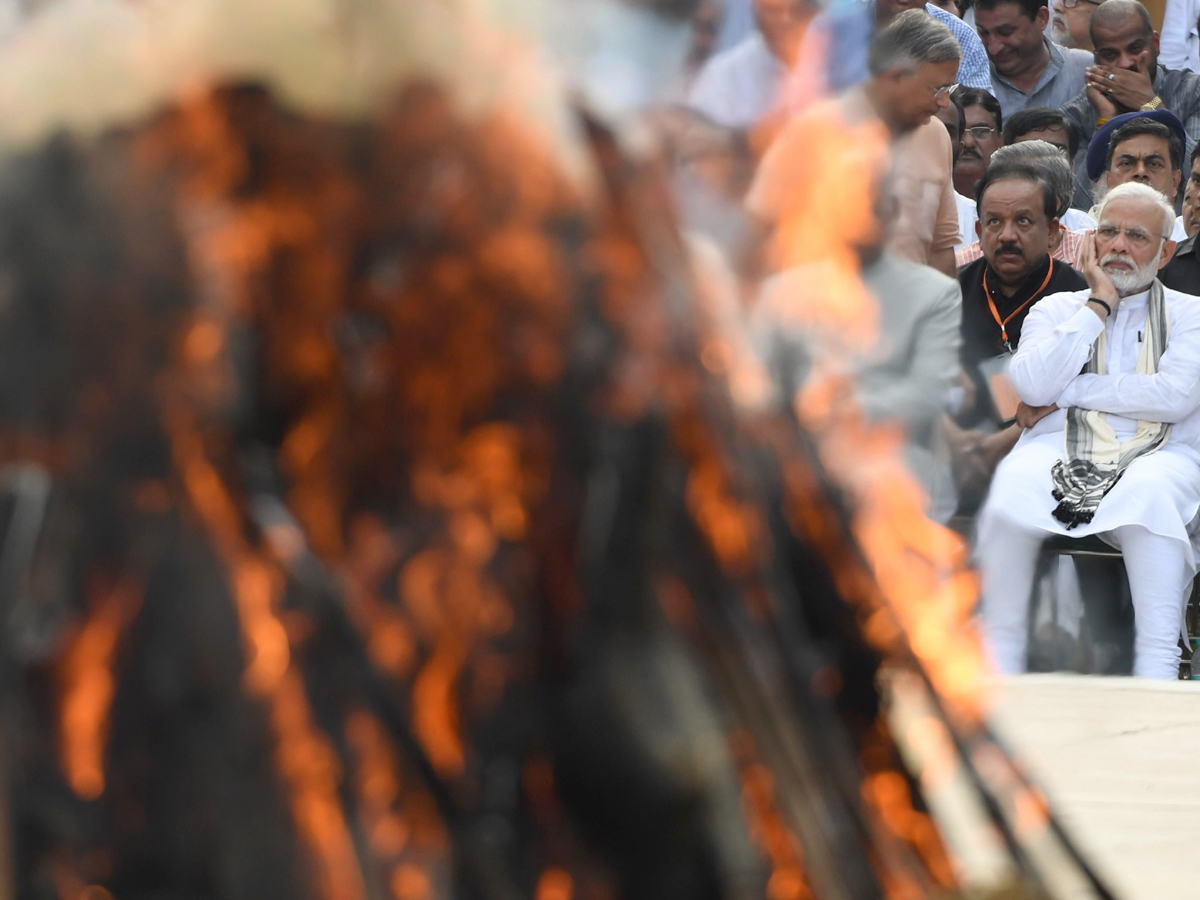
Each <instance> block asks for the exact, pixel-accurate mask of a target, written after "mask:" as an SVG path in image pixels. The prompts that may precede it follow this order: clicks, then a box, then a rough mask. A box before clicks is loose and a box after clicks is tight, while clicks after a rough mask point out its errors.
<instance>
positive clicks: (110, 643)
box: [58, 582, 141, 800]
mask: <svg viewBox="0 0 1200 900" xmlns="http://www.w3.org/2000/svg"><path fill="white" fill-rule="evenodd" d="M93 600H94V610H93V612H92V614H91V616H90V617H89V618H88V619H87V621H86V622H84V624H83V625H82V627H81V628H80V629H79V631H78V632H77V633H76V634H75V635H74V637H73V638H72V639H71V640H70V641H69V643H68V644H67V646H66V648H65V649H64V651H63V654H62V657H61V659H60V661H59V665H58V676H59V680H60V683H61V685H62V702H61V705H60V707H59V715H60V723H59V728H60V731H61V734H62V741H61V744H60V752H61V754H62V765H63V770H64V771H65V772H66V775H67V782H68V783H69V784H70V785H71V788H72V790H74V791H75V793H76V794H78V795H79V796H80V797H81V798H83V799H84V800H95V799H97V798H98V797H100V796H101V795H102V794H103V793H104V747H105V742H106V741H107V737H108V729H109V719H108V713H109V710H110V708H111V707H112V702H113V695H114V694H115V692H116V680H115V678H114V676H113V665H114V662H115V659H116V652H117V646H118V642H119V640H120V637H121V634H122V632H123V631H124V629H125V627H126V625H127V624H128V623H129V622H130V621H132V619H133V618H134V616H135V615H136V614H137V610H138V608H139V606H140V605H141V594H140V589H138V588H135V587H134V586H132V585H130V584H128V583H124V582H118V583H116V584H114V585H112V586H111V587H108V588H107V589H105V588H103V587H100V586H99V585H97V586H96V587H95V588H94V590H93Z"/></svg>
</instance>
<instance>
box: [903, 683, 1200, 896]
mask: <svg viewBox="0 0 1200 900" xmlns="http://www.w3.org/2000/svg"><path fill="white" fill-rule="evenodd" d="M891 689H892V692H893V697H894V700H895V703H894V704H893V707H892V716H891V718H892V722H893V726H894V727H895V729H896V733H897V735H898V736H899V737H900V738H901V740H902V744H903V745H905V746H906V755H910V756H912V757H913V758H914V759H915V758H917V757H922V756H924V758H926V759H936V758H937V757H941V758H943V759H945V758H946V757H945V752H946V750H945V748H943V749H942V750H940V751H937V752H932V753H931V752H930V751H929V746H930V745H929V744H928V742H927V741H925V742H923V741H920V740H917V741H915V742H914V741H913V740H906V739H905V735H910V736H917V737H919V736H920V734H921V733H922V729H920V728H919V727H915V726H918V725H919V724H920V723H921V721H922V720H924V717H925V715H926V714H927V712H928V709H927V707H926V706H925V705H924V703H923V699H922V698H923V696H924V695H923V692H922V690H921V689H920V688H919V687H917V685H916V682H915V681H914V680H912V679H911V678H909V677H908V676H903V675H901V676H896V677H894V678H893V679H891ZM990 708H991V710H992V713H991V719H992V722H993V724H994V727H995V729H996V731H997V732H998V733H999V734H1000V736H1001V737H1002V739H1003V740H1005V741H1006V742H1007V743H1008V744H1009V745H1010V746H1011V747H1012V749H1013V750H1014V752H1015V753H1016V755H1017V756H1018V757H1019V758H1020V759H1021V761H1022V762H1023V763H1024V765H1025V768H1026V769H1027V770H1028V771H1029V772H1030V774H1031V775H1032V776H1033V777H1034V779H1035V780H1036V781H1037V782H1038V783H1039V785H1040V786H1041V787H1042V788H1043V789H1044V790H1045V792H1046V795H1047V797H1048V798H1049V800H1050V803H1051V805H1052V807H1053V808H1054V809H1055V810H1056V812H1057V813H1058V815H1059V817H1060V818H1061V819H1062V820H1063V822H1064V823H1065V824H1066V826H1067V828H1068V830H1069V831H1070V832H1071V834H1072V835H1073V836H1074V837H1075V839H1076V842H1077V843H1078V844H1079V845H1080V846H1081V848H1082V849H1083V851H1084V852H1085V855H1086V856H1087V857H1088V859H1089V861H1090V862H1091V863H1092V865H1093V866H1094V868H1095V869H1096V870H1097V871H1098V872H1099V873H1100V874H1101V875H1102V876H1103V877H1104V879H1105V880H1106V881H1107V882H1108V883H1109V884H1110V886H1111V887H1112V888H1113V889H1114V890H1115V891H1116V892H1117V895H1118V896H1119V897H1120V898H1122V900H1192V898H1195V897H1196V895H1197V890H1198V887H1200V682H1150V681H1143V680H1140V679H1132V678H1100V677H1095V676H1079V675H1025V676H1021V677H1018V678H1010V679H1003V680H997V681H996V682H995V684H994V693H993V696H992V697H991V699H990ZM921 744H924V746H925V748H926V750H925V752H924V753H923V752H921V750H920V747H919V746H918V745H921ZM939 772H940V774H937V773H939ZM931 773H932V774H931ZM927 774H929V776H930V777H928V778H926V779H923V780H925V781H926V785H925V787H926V796H927V798H928V800H929V803H930V806H931V808H932V810H933V812H934V815H935V816H936V818H937V819H938V821H939V823H940V824H941V826H942V830H943V833H944V834H945V837H946V840H947V843H948V846H949V849H950V850H951V853H952V855H953V856H954V858H955V861H956V863H957V866H958V868H959V871H960V873H961V875H962V878H963V880H964V882H965V883H966V884H967V885H969V886H975V887H980V888H984V887H995V886H997V885H998V884H1002V883H1004V882H1006V881H1008V880H1010V879H1011V878H1012V875H1013V873H1012V871H1011V870H1010V869H1009V867H1008V864H1007V863H1006V862H1005V859H1006V857H1005V854H1004V853H1002V852H1001V844H1000V841H999V838H998V836H997V835H996V834H995V832H994V831H993V830H992V829H991V828H990V827H989V826H988V825H987V823H986V819H985V817H984V815H983V813H982V808H981V807H980V805H979V804H978V802H977V801H976V800H975V796H974V794H973V792H972V790H971V789H970V787H969V783H968V781H967V779H966V776H965V774H964V772H963V770H962V769H961V767H958V768H957V769H955V768H953V767H947V766H945V765H942V766H941V767H940V769H939V767H938V766H937V765H936V764H935V765H933V766H931V767H930V768H929V769H928V770H927ZM1024 835H1025V838H1026V839H1027V840H1026V841H1023V843H1027V847H1028V849H1029V850H1030V851H1031V853H1032V855H1033V856H1034V857H1035V859H1036V860H1038V862H1039V863H1040V866H1039V868H1041V869H1042V870H1043V872H1044V873H1045V874H1046V876H1047V878H1048V880H1049V882H1050V883H1051V885H1052V886H1053V887H1054V889H1055V896H1056V897H1059V898H1063V900H1076V898H1079V900H1084V898H1092V897H1094V894H1093V893H1092V892H1091V890H1090V889H1089V888H1088V887H1087V886H1086V884H1085V883H1084V882H1082V881H1080V880H1079V879H1078V878H1076V877H1073V874H1072V873H1073V866H1070V865H1063V859H1064V858H1063V856H1062V855H1061V853H1060V852H1059V850H1058V844H1057V842H1056V841H1054V840H1053V838H1051V837H1050V836H1049V834H1048V833H1046V832H1044V831H1041V832H1040V831H1038V830H1036V829H1035V830H1033V831H1030V830H1026V831H1025V832H1024ZM1030 835H1034V836H1033V837H1030Z"/></svg>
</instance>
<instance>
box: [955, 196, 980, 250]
mask: <svg viewBox="0 0 1200 900" xmlns="http://www.w3.org/2000/svg"><path fill="white" fill-rule="evenodd" d="M954 205H955V207H956V208H957V209H958V237H959V241H958V246H957V247H955V248H954V250H955V252H956V253H957V252H958V251H959V250H961V249H962V248H963V247H965V246H967V244H973V243H975V241H977V240H979V238H978V237H977V236H976V235H975V223H976V222H978V221H979V212H978V211H977V210H976V209H975V201H974V200H972V199H971V198H970V197H964V196H963V195H962V194H960V193H959V192H958V191H955V192H954Z"/></svg>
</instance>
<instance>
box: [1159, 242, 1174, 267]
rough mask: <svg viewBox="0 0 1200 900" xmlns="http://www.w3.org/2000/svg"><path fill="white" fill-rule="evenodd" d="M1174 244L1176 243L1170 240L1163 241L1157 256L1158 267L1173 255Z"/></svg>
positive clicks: (1167, 261)
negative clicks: (1160, 251)
mask: <svg viewBox="0 0 1200 900" xmlns="http://www.w3.org/2000/svg"><path fill="white" fill-rule="evenodd" d="M1176 246H1178V245H1177V244H1176V243H1175V242H1174V241H1172V240H1167V241H1164V242H1163V248H1162V253H1160V254H1159V257H1158V267H1159V268H1160V269H1161V268H1162V267H1163V266H1165V265H1166V264H1167V263H1169V262H1170V261H1171V257H1172V256H1174V255H1175V248H1176Z"/></svg>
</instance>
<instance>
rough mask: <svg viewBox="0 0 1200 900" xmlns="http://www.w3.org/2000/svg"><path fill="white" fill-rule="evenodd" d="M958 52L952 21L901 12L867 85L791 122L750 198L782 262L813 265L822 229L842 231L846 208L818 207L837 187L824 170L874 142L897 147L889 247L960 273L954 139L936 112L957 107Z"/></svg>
mask: <svg viewBox="0 0 1200 900" xmlns="http://www.w3.org/2000/svg"><path fill="white" fill-rule="evenodd" d="M961 55H962V50H961V48H960V47H959V44H958V41H957V40H955V38H954V35H953V34H951V32H950V30H949V29H948V28H946V26H945V25H943V24H941V23H940V22H938V21H936V20H934V19H933V18H931V17H930V16H929V15H927V14H926V13H925V12H924V11H923V10H916V9H914V10H909V11H907V12H904V13H901V14H900V15H898V16H896V18H894V19H893V20H892V21H891V23H889V24H888V25H887V26H886V27H885V28H882V29H880V30H879V32H877V33H876V35H875V37H874V39H873V40H872V42H871V52H870V58H869V61H868V62H869V67H870V71H871V78H870V80H869V81H867V83H866V84H864V85H862V86H861V87H859V88H854V89H852V90H851V91H849V92H847V93H845V94H843V95H841V96H840V97H838V98H835V99H833V100H830V101H826V102H825V103H821V104H818V105H817V106H815V107H812V108H810V109H809V110H808V111H807V112H805V113H804V114H802V115H800V116H798V117H797V118H795V119H793V120H792V121H791V122H790V123H789V124H788V125H786V126H785V127H784V129H783V130H782V131H781V132H780V134H779V136H778V138H777V139H776V140H775V142H774V143H773V144H772V145H771V147H770V149H769V150H768V152H767V154H766V156H765V157H764V158H763V161H762V165H761V166H760V167H759V171H758V174H757V176H756V177H755V180H754V183H753V184H752V185H751V188H750V192H749V194H748V196H747V198H746V206H747V208H748V209H749V211H750V212H751V214H753V215H754V216H756V217H757V218H758V219H760V220H761V221H762V222H763V223H764V224H765V225H766V226H768V227H769V228H771V229H772V230H773V232H774V237H775V241H774V247H773V249H774V252H775V254H776V259H775V261H776V263H777V264H779V265H780V266H784V265H795V264H799V263H802V262H805V261H807V258H812V256H813V255H815V254H816V250H815V248H813V247H811V246H809V242H810V241H815V242H817V243H821V242H822V238H821V234H820V231H821V230H827V231H830V233H833V232H836V231H837V229H838V227H839V225H838V223H837V221H836V220H837V218H838V216H839V215H840V214H841V213H842V210H840V209H838V208H836V207H830V206H822V205H821V204H819V203H814V197H816V196H818V195H821V194H822V193H823V192H826V191H828V190H829V189H830V186H829V185H827V184H822V181H823V180H824V179H828V177H829V173H828V171H827V170H826V169H825V168H824V167H825V165H827V164H828V161H829V160H831V159H836V158H837V157H838V156H844V155H845V154H847V153H854V152H855V147H856V145H857V144H858V143H859V142H860V140H868V141H869V140H871V139H872V138H873V139H875V140H885V141H887V142H888V143H889V144H890V147H891V173H892V174H891V183H892V187H893V193H894V195H895V197H896V201H897V218H896V221H895V223H894V224H893V227H892V229H891V237H890V238H889V241H888V250H890V251H891V252H892V253H894V254H895V255H897V256H900V257H903V258H905V259H910V260H912V261H913V262H918V263H923V264H926V265H930V266H933V267H934V268H935V269H938V270H939V271H941V272H942V273H944V274H946V275H948V276H950V277H952V278H953V277H954V275H955V264H954V246H955V245H956V244H957V243H958V240H959V232H958V212H957V208H956V206H955V202H954V186H953V184H952V182H951V165H952V158H951V146H950V137H949V136H948V135H947V133H946V128H945V126H943V125H942V123H941V122H939V121H937V120H935V119H934V118H933V116H934V115H935V114H936V113H937V112H938V110H940V109H944V108H946V107H947V106H948V105H949V103H950V87H951V86H952V85H953V84H954V81H955V78H956V77H957V74H958V65H959V60H960V58H961ZM814 212H815V213H816V214H817V215H816V221H817V223H818V225H819V228H814V227H813V225H812V223H813V218H814V217H813V216H812V215H811V214H812V213H814ZM797 229H803V231H802V232H799V231H797Z"/></svg>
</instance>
